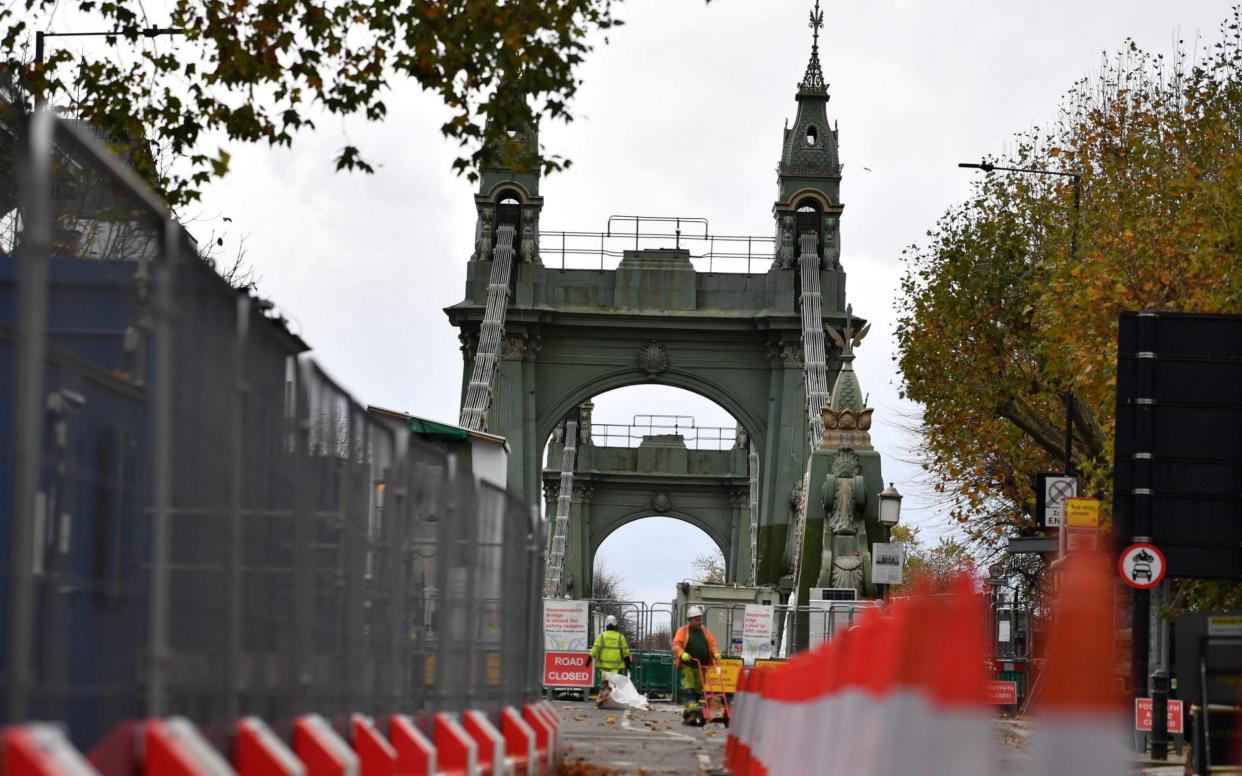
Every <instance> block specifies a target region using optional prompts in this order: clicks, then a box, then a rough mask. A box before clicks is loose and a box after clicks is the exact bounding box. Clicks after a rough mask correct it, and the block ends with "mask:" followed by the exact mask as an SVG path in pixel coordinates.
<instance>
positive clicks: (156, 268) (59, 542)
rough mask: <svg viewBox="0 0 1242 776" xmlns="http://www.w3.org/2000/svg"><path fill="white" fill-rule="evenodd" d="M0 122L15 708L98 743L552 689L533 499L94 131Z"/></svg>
mask: <svg viewBox="0 0 1242 776" xmlns="http://www.w3.org/2000/svg"><path fill="white" fill-rule="evenodd" d="M5 131H8V132H9V134H10V137H9V139H10V140H11V141H12V142H10V143H9V144H8V145H7V146H6V145H4V144H0V146H2V147H3V148H7V149H9V151H8V152H7V154H6V156H5V157H3V158H0V165H2V166H3V169H2V170H0V173H2V174H0V184H3V186H4V190H3V191H0V198H2V199H3V206H4V213H3V214H0V503H3V507H0V633H2V634H3V639H2V640H0V670H2V673H0V692H2V695H0V716H2V717H3V719H4V720H5V721H7V722H21V721H26V720H31V719H44V720H62V721H64V722H65V724H66V725H67V726H68V728H69V731H70V734H71V736H72V738H73V740H74V742H75V743H76V744H77V745H78V746H79V747H81V748H84V749H85V748H89V747H90V746H92V745H93V744H94V743H96V742H97V741H98V740H99V739H100V737H101V736H103V735H105V734H106V733H107V732H108V731H109V730H110V729H112V728H113V727H115V726H116V725H117V724H118V723H120V722H122V721H125V720H128V719H135V718H141V717H147V716H166V715H170V714H181V715H185V716H187V717H189V718H190V719H191V720H192V721H194V722H196V723H198V724H199V725H200V726H202V727H203V729H204V730H205V731H206V732H207V734H208V736H209V738H212V739H213V740H215V741H216V742H217V743H220V744H222V743H223V741H224V739H225V737H226V736H227V732H228V730H229V728H230V727H231V724H232V722H233V721H234V720H236V719H237V718H238V717H240V716H243V715H257V716H260V717H262V718H264V719H266V720H267V721H268V722H269V723H272V724H273V725H274V726H276V729H277V730H281V729H282V726H284V725H287V723H288V722H289V721H291V720H292V719H293V718H295V717H296V716H298V715H300V714H303V713H308V712H317V713H320V714H323V715H325V716H327V717H329V718H336V719H344V718H345V716H346V715H348V714H350V713H353V712H361V713H366V714H374V715H380V714H385V713H389V712H401V713H407V714H415V715H417V714H419V713H421V712H424V711H429V710H437V711H440V710H449V711H452V710H460V709H465V708H473V709H483V710H489V711H498V710H499V709H500V708H501V707H502V706H504V705H509V704H515V705H516V704H521V703H523V702H526V701H529V700H531V699H533V698H536V697H537V696H538V694H539V691H540V683H541V673H540V669H541V666H540V664H539V659H540V648H541V645H542V620H541V616H540V591H541V589H542V574H543V549H542V548H543V539H542V536H541V535H540V525H539V522H538V520H537V518H536V517H535V516H533V515H532V513H531V510H530V509H529V508H527V507H524V506H523V505H521V504H520V503H518V502H516V501H514V500H513V499H512V498H510V497H509V496H508V495H507V494H506V493H504V492H503V491H501V490H499V489H496V488H494V487H492V486H489V485H486V484H481V483H479V482H478V481H477V480H476V479H475V477H474V476H473V475H472V474H471V472H470V471H468V470H466V469H464V468H462V467H459V466H458V465H457V464H456V459H455V458H453V457H452V456H450V455H448V454H446V453H444V452H442V451H440V450H437V449H432V448H430V447H426V446H423V445H422V444H420V443H418V442H417V441H415V440H411V439H409V438H407V437H406V435H405V434H404V432H398V431H396V430H394V429H393V428H392V427H391V426H389V425H387V424H386V423H384V422H383V421H382V420H380V419H379V418H377V417H375V416H373V415H371V414H369V413H368V412H367V411H366V407H365V406H364V405H363V404H361V403H359V402H358V401H356V400H355V399H354V398H353V397H352V396H350V394H349V393H348V392H346V391H345V390H344V389H342V388H341V387H340V385H339V384H337V383H336V382H334V381H333V380H332V379H331V377H329V376H328V374H327V373H326V372H325V371H324V370H323V369H321V368H320V366H319V365H318V364H316V363H315V362H314V361H313V360H312V359H311V358H310V357H309V356H308V354H307V350H308V346H307V345H306V344H305V343H304V342H303V341H302V340H301V339H300V338H299V337H298V336H297V335H296V334H295V333H293V332H291V331H290V329H289V327H288V326H287V325H286V322H285V321H284V320H283V319H282V318H280V317H279V316H278V315H276V314H275V313H273V312H272V309H271V306H270V305H269V304H267V303H264V302H262V301H261V300H259V299H258V298H256V297H254V296H253V295H252V294H251V293H250V292H248V291H247V290H239V289H235V288H232V287H230V286H229V285H228V284H227V283H226V282H225V281H224V280H223V279H221V277H220V276H219V275H218V274H217V273H216V272H215V271H214V270H213V269H212V267H211V265H210V263H209V262H208V261H207V260H205V259H204V258H202V257H201V256H200V252H199V250H198V246H197V245H196V244H195V243H194V241H193V240H192V239H191V237H190V236H189V235H188V234H187V233H186V232H185V231H184V229H182V227H181V226H180V225H179V224H177V223H176V221H175V220H174V219H173V218H172V217H171V216H170V214H169V213H168V211H167V209H166V208H165V206H164V205H163V203H162V202H161V201H160V200H159V199H158V198H157V197H155V196H154V195H153V194H151V193H150V191H149V189H147V188H146V187H145V186H144V185H143V184H142V182H140V181H139V180H138V179H137V178H136V177H135V176H134V175H133V174H132V172H131V171H130V170H129V169H128V168H127V166H126V165H125V164H124V163H123V162H122V161H121V160H120V159H119V158H118V157H116V156H114V155H113V154H111V153H110V152H108V151H107V150H105V149H104V148H103V147H102V145H101V144H100V143H99V142H98V140H97V139H96V138H95V137H94V136H93V134H92V133H91V132H90V131H89V129H87V128H85V127H83V126H82V125H79V124H76V123H74V122H71V121H67V120H63V119H58V118H54V117H53V116H52V115H51V114H47V113H40V114H36V115H35V116H34V117H33V118H32V119H31V120H30V121H29V122H28V123H25V124H22V125H20V126H16V127H12V128H8V129H6V130H5ZM13 181H17V182H18V183H19V184H20V185H19V188H17V189H14V188H13V185H12V183H13Z"/></svg>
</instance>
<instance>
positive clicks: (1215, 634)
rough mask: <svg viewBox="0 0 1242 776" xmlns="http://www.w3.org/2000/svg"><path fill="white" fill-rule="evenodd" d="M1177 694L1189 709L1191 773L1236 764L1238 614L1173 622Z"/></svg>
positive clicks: (1241, 656) (1241, 697) (1240, 711)
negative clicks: (1192, 724)
mask: <svg viewBox="0 0 1242 776" xmlns="http://www.w3.org/2000/svg"><path fill="white" fill-rule="evenodd" d="M1175 638H1176V641H1175V643H1174V647H1175V648H1174V654H1176V655H1177V666H1176V668H1177V689H1178V693H1179V694H1180V695H1181V697H1182V699H1183V700H1184V701H1186V702H1187V703H1189V704H1190V705H1191V707H1192V708H1193V712H1192V713H1193V714H1194V717H1195V723H1194V744H1193V747H1192V748H1193V750H1194V754H1195V757H1194V766H1195V773H1208V772H1209V769H1210V766H1216V765H1230V764H1232V765H1238V764H1242V746H1240V744H1242V742H1240V741H1239V740H1238V730H1239V728H1238V723H1239V721H1242V611H1238V612H1193V613H1190V614H1183V615H1182V616H1180V617H1178V618H1177V626H1176V636H1175Z"/></svg>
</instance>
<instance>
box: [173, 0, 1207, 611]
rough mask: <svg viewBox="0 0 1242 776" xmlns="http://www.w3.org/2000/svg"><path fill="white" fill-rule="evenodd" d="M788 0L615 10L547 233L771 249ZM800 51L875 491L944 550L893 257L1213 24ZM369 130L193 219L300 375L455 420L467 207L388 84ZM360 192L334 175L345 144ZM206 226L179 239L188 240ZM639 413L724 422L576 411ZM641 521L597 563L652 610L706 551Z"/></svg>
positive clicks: (640, 402)
mask: <svg viewBox="0 0 1242 776" xmlns="http://www.w3.org/2000/svg"><path fill="white" fill-rule="evenodd" d="M810 6H811V3H810V2H807V1H806V0H715V2H713V3H711V4H710V5H704V4H703V3H702V2H699V1H698V0H627V2H625V3H623V4H621V5H620V6H619V7H618V12H619V15H620V17H621V18H622V19H623V20H624V21H625V23H626V24H625V26H624V27H621V28H619V29H617V30H615V31H614V32H613V33H612V34H611V36H610V42H609V43H608V44H607V45H602V44H603V41H602V40H601V41H600V43H601V45H600V46H599V48H597V50H596V51H595V52H594V53H593V54H591V55H590V57H589V59H588V61H587V63H586V64H585V66H584V67H583V68H582V70H581V77H582V79H583V81H584V83H583V86H582V89H581V92H580V93H579V95H578V98H577V100H576V101H575V103H574V105H573V109H574V111H575V113H576V114H577V116H578V120H577V121H575V122H574V123H572V124H570V125H568V126H565V125H557V124H553V125H545V126H544V127H543V132H542V141H543V143H544V145H545V147H546V148H547V149H548V150H549V151H551V152H554V153H558V154H562V155H565V156H568V157H570V158H572V159H573V162H574V166H573V168H572V169H571V170H570V171H569V172H566V173H561V174H556V175H553V176H551V177H549V178H546V179H545V180H544V182H543V194H544V196H545V205H544V212H543V217H542V227H543V228H544V229H547V230H562V229H565V230H584V231H601V230H603V229H604V226H605V221H606V219H607V217H608V216H609V215H610V214H617V213H625V214H634V213H640V214H644V215H677V216H698V217H704V218H707V219H709V221H710V223H711V229H712V231H713V232H714V233H721V234H755V235H770V234H772V232H773V228H772V216H771V206H772V202H773V200H774V198H775V195H776V180H775V173H774V169H775V166H776V163H777V161H778V159H779V149H780V142H781V128H782V125H783V124H784V122H785V120H786V119H792V118H793V116H794V113H795V108H796V106H795V102H794V93H795V89H796V84H797V82H798V81H799V80H800V79H801V76H802V73H803V71H804V69H805V67H806V63H807V58H808V55H809V51H810V43H811V41H810V30H809V29H808V27H807V11H808V9H809V8H810ZM823 7H824V20H825V28H824V30H823V32H822V34H821V39H820V51H821V59H822V61H823V66H824V73H825V76H826V79H827V80H828V82H829V84H830V86H829V93H830V94H831V98H832V99H831V102H830V103H829V106H828V112H829V117H830V120H833V121H839V123H840V153H841V159H842V162H843V163H844V165H845V169H844V179H843V182H842V186H841V191H842V200H843V202H844V204H845V213H844V215H843V217H842V258H841V260H842V264H843V265H844V267H845V269H846V271H847V273H848V287H847V288H848V295H849V298H850V301H851V302H852V303H853V305H854V308H855V311H856V313H858V314H859V315H862V316H864V317H866V318H868V319H870V320H871V321H872V322H873V327H872V333H871V335H870V336H869V337H868V338H867V340H866V342H865V343H864V344H863V346H862V348H860V351H859V358H858V361H857V362H856V363H855V368H856V370H857V371H858V374H859V377H860V380H861V383H862V386H863V390H864V391H865V392H869V393H870V395H871V404H872V406H874V407H876V408H877V410H876V426H875V427H873V430H872V436H873V439H874V442H875V445H876V447H877V449H879V450H880V451H881V452H882V453H883V454H884V455H885V459H884V473H885V478H886V479H889V480H892V481H894V482H895V483H896V484H897V487H898V489H899V490H901V491H902V492H903V493H905V494H906V496H907V498H906V500H905V503H904V506H903V522H909V523H912V524H916V525H919V526H921V527H922V528H923V531H924V534H925V535H939V534H941V533H944V532H948V531H951V528H950V527H949V526H946V525H945V524H944V520H943V516H942V515H940V514H938V513H937V511H936V510H935V509H934V507H932V506H930V505H929V501H928V499H927V498H926V485H925V484H920V483H919V482H918V481H917V477H918V469H917V467H916V466H913V465H910V464H908V463H903V462H902V460H901V459H906V460H908V459H910V458H911V457H912V454H911V452H910V450H911V448H912V446H913V445H914V444H915V443H916V441H917V440H914V439H912V438H911V437H910V436H909V435H908V434H906V433H905V432H904V431H903V430H902V429H901V427H900V426H901V425H902V423H903V419H905V420H907V421H908V418H909V416H913V415H917V407H914V406H911V405H909V404H907V403H903V402H901V401H899V400H898V398H897V385H898V379H899V378H898V375H897V373H896V371H895V368H894V364H893V361H892V358H893V355H894V350H895V345H894V341H893V338H892V329H893V318H894V313H893V297H894V295H895V294H896V293H897V285H898V279H899V277H900V264H899V257H900V255H901V252H902V249H903V248H905V247H906V246H908V245H910V244H911V243H914V242H917V241H919V240H920V239H921V238H922V237H923V235H924V233H925V232H926V231H927V230H928V229H929V228H930V227H931V226H932V225H933V224H934V222H935V220H936V219H937V217H938V216H939V215H940V214H941V213H942V212H944V210H945V209H946V208H948V207H950V206H951V205H952V204H954V203H956V202H958V201H960V200H962V199H963V198H965V197H966V196H967V194H968V192H969V184H970V181H971V176H972V175H974V174H977V173H972V172H970V171H966V170H959V169H958V168H957V163H958V162H960V161H975V160H978V159H979V157H980V155H981V154H995V153H999V152H1002V151H1004V150H1005V149H1006V148H1007V146H1008V144H1009V143H1010V139H1011V138H1012V136H1013V134H1014V133H1015V132H1018V131H1022V130H1025V129H1028V128H1030V127H1032V126H1034V125H1041V124H1046V123H1047V122H1049V121H1050V120H1051V119H1052V118H1053V117H1054V116H1055V110H1056V106H1057V102H1058V99H1059V97H1060V95H1062V94H1063V93H1064V92H1065V91H1067V90H1068V89H1069V88H1070V86H1071V85H1072V84H1073V82H1074V81H1075V80H1077V79H1078V78H1081V77H1083V76H1087V75H1090V74H1092V73H1094V72H1095V71H1096V70H1097V69H1098V67H1099V64H1100V61H1101V56H1102V54H1103V53H1104V52H1105V51H1113V50H1115V49H1117V48H1119V47H1120V46H1121V45H1122V44H1123V42H1124V40H1125V39H1126V38H1127V37H1132V38H1134V39H1135V40H1136V41H1137V42H1138V43H1139V45H1141V46H1143V47H1145V48H1148V49H1151V50H1154V51H1160V52H1166V53H1167V52H1169V51H1170V50H1171V49H1172V46H1173V43H1174V41H1175V40H1176V39H1177V38H1178V37H1181V38H1184V39H1186V40H1187V41H1188V42H1193V40H1194V39H1195V37H1196V34H1199V35H1201V36H1202V37H1204V38H1206V39H1208V40H1212V39H1214V38H1215V36H1216V34H1217V33H1216V29H1217V26H1218V24H1219V22H1220V21H1221V20H1223V19H1224V18H1225V16H1226V15H1227V13H1228V11H1229V3H1227V2H1220V1H1219V0H1218V1H1216V2H1205V1H1204V0H1180V1H1179V2H1167V1H1164V0H1142V1H1137V0H1136V1H1132V2H1125V3H1121V2H1099V1H1095V2H1092V1H1090V0H1089V1H1088V2H1083V0H1076V1H1075V2H1068V1H1067V0H1042V1H1041V2H1017V1H1016V0H1009V1H1006V2H996V1H995V0H977V1H974V2H972V1H970V0H937V1H936V2H932V0H919V1H917V2H916V1H915V0H889V1H886V2H881V1H877V2H851V3H839V2H832V3H827V4H825V5H824V6H823ZM388 105H389V108H390V116H389V118H388V120H387V121H386V122H385V123H384V124H382V125H367V124H364V123H362V122H342V121H340V120H336V119H326V120H323V121H321V122H320V130H319V132H318V133H317V134H314V135H305V136H302V137H300V138H299V139H298V141H297V144H296V148H295V149H294V150H292V151H284V150H279V151H273V150H269V149H267V148H232V149H231V151H232V153H233V164H232V168H233V171H232V173H230V175H229V176H228V178H226V179H225V180H224V181H222V182H219V183H217V184H215V185H214V186H213V187H212V189H211V190H210V191H208V192H207V195H206V197H205V202H204V205H203V207H202V211H201V215H202V216H203V217H204V218H206V219H211V218H213V217H218V216H222V215H227V216H228V217H230V218H232V219H233V220H232V223H231V224H230V225H228V226H229V228H230V229H231V234H230V244H232V243H234V242H235V241H236V240H237V238H238V237H240V236H242V235H248V239H247V241H246V248H247V251H248V254H247V255H248V258H249V260H250V261H251V262H252V263H253V264H254V266H255V268H256V270H257V272H258V274H259V275H260V276H261V283H260V291H261V292H262V294H264V295H265V296H270V297H271V298H272V299H274V300H275V301H276V302H277V304H278V306H279V307H280V308H281V309H282V310H283V311H285V314H286V315H287V316H288V317H289V318H291V319H292V320H293V321H294V322H295V325H296V326H297V327H298V329H300V331H301V333H302V334H303V336H304V337H305V338H306V340H307V341H308V342H309V343H310V344H311V345H312V346H313V347H314V348H315V351H316V353H317V357H318V359H319V361H320V362H321V363H322V364H323V365H324V366H325V368H326V369H327V370H328V371H329V372H330V373H331V374H333V375H334V376H335V377H336V378H337V379H339V381H340V382H341V383H343V384H344V385H345V386H347V387H348V388H349V389H351V390H352V391H353V392H354V393H355V394H356V395H357V396H358V397H359V398H360V399H361V400H362V401H363V402H367V403H372V404H378V405H383V406H387V407H392V408H396V409H401V410H407V411H409V412H412V413H415V414H417V415H422V416H425V417H430V418H435V419H439V420H445V421H450V422H455V421H456V418H457V410H458V399H459V396H458V389H459V385H460V383H459V380H460V376H461V369H462V362H461V356H460V353H459V351H458V344H457V337H456V330H455V329H453V328H452V327H451V326H449V324H448V322H447V320H446V318H445V316H444V314H443V312H442V308H444V307H446V306H448V305H451V304H453V303H455V302H458V301H460V299H461V298H462V293H463V288H464V273H465V266H466V261H467V257H468V256H469V254H470V252H471V250H472V240H473V231H474V218H475V215H474V207H473V201H472V194H473V193H474V192H473V188H472V187H471V185H470V184H469V183H468V182H467V181H465V180H464V179H462V178H458V177H455V176H454V175H453V174H452V172H451V171H450V163H451V162H452V160H453V158H455V156H456V155H457V149H456V148H455V147H454V146H453V145H452V144H450V143H447V142H446V141H444V140H443V139H442V138H441V137H440V135H439V132H438V129H437V128H438V126H439V124H440V123H441V122H442V121H443V120H444V118H445V117H446V116H447V111H446V110H445V109H444V108H443V107H442V106H440V105H439V104H437V102H436V100H435V98H434V96H432V95H426V94H422V93H420V92H418V91H417V90H416V89H412V88H408V87H401V88H398V89H397V90H396V93H395V94H393V95H392V96H391V98H390V99H389V100H388ZM347 141H348V142H353V143H354V144H356V145H359V146H360V147H361V148H362V150H363V152H364V154H366V155H368V156H369V158H370V159H371V161H373V162H377V163H378V171H377V173H376V174H375V175H371V176H366V175H341V174H334V173H333V172H332V160H333V157H334V154H335V153H336V152H337V151H338V150H339V147H340V146H341V145H343V144H344V143H345V142H347ZM213 225H214V226H216V227H217V228H218V227H219V226H221V225H223V224H222V222H221V221H219V220H217V221H215V222H211V221H210V220H208V221H204V222H201V223H198V224H196V225H194V226H193V229H194V231H195V232H196V233H198V234H199V235H200V237H202V236H205V233H206V232H208V231H210V229H211V227H212V226H213ZM639 412H661V413H669V414H689V415H695V416H696V417H698V418H699V421H700V422H701V423H703V424H705V425H729V424H731V423H732V420H731V419H730V418H729V416H728V415H727V414H726V413H724V412H723V411H722V410H720V409H719V408H718V407H715V406H714V405H712V404H710V403H709V402H706V401H705V400H703V399H700V398H698V397H696V396H693V395H690V394H686V393H684V392H678V391H673V390H671V389H664V390H662V391H659V390H657V391H655V392H651V391H649V390H648V389H643V388H632V389H626V390H623V391H617V392H614V393H613V394H609V395H607V396H605V397H603V398H601V399H600V400H599V401H597V410H596V420H597V421H598V422H619V423H620V422H629V420H630V417H631V416H632V415H633V414H635V413H639ZM674 523H675V521H671V520H667V519H650V520H645V521H639V522H638V523H635V524H631V525H630V526H627V527H626V528H623V529H621V530H619V531H618V532H617V533H615V534H614V535H613V536H612V537H610V539H609V540H608V541H607V542H606V543H605V545H604V548H603V550H602V552H603V554H604V556H605V557H606V559H607V561H608V563H609V565H610V566H611V567H612V568H613V570H614V571H617V572H619V573H620V574H621V575H622V576H623V577H624V578H625V579H626V584H627V586H628V587H629V588H630V590H631V591H632V592H633V593H634V594H635V595H637V596H639V597H641V598H644V599H647V600H668V599H669V598H671V596H672V584H673V583H674V582H675V581H677V580H679V579H682V578H683V577H685V576H686V575H687V574H688V572H689V560H690V559H691V558H692V557H694V555H696V554H697V553H699V552H703V551H706V550H708V549H709V548H710V546H711V545H710V542H709V540H708V539H707V537H706V536H705V535H704V534H702V533H700V532H698V530H697V529H694V528H691V527H689V526H687V525H684V524H680V523H676V524H674Z"/></svg>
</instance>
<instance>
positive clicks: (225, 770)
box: [142, 717, 234, 776]
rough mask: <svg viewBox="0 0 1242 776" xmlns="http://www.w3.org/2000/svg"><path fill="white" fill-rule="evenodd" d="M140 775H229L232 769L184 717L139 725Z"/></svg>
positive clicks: (155, 720)
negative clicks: (141, 750)
mask: <svg viewBox="0 0 1242 776" xmlns="http://www.w3.org/2000/svg"><path fill="white" fill-rule="evenodd" d="M142 736H143V751H144V752H145V757H144V758H143V763H142V773H143V774H144V776H233V774H234V771H233V768H232V767H231V766H230V765H229V764H228V762H226V761H225V759H224V757H222V756H221V755H220V753H219V752H217V751H216V750H215V748H214V747H212V745H211V744H209V743H207V740H206V739H204V738H203V737H202V735H201V734H200V733H199V732H198V728H196V727H194V725H193V724H191V723H190V721H189V720H187V719H185V718H184V717H170V718H169V719H153V720H150V721H148V722H147V723H146V724H145V725H143V726H142Z"/></svg>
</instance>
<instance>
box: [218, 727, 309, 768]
mask: <svg viewBox="0 0 1242 776" xmlns="http://www.w3.org/2000/svg"><path fill="white" fill-rule="evenodd" d="M233 767H234V768H236V769H237V773H238V775H239V776H305V773H306V768H305V767H303V765H302V763H301V761H299V760H298V758H297V756H296V755H294V753H293V750H292V749H290V748H289V747H288V745H286V744H285V742H284V741H282V740H280V738H279V737H278V736H277V735H276V734H275V733H273V732H272V730H271V728H269V727H268V726H267V724H266V723H265V722H264V721H263V720H261V719H259V718H258V717H244V718H242V719H241V720H239V721H238V723H237V730H236V735H235V736H234V739H233Z"/></svg>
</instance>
